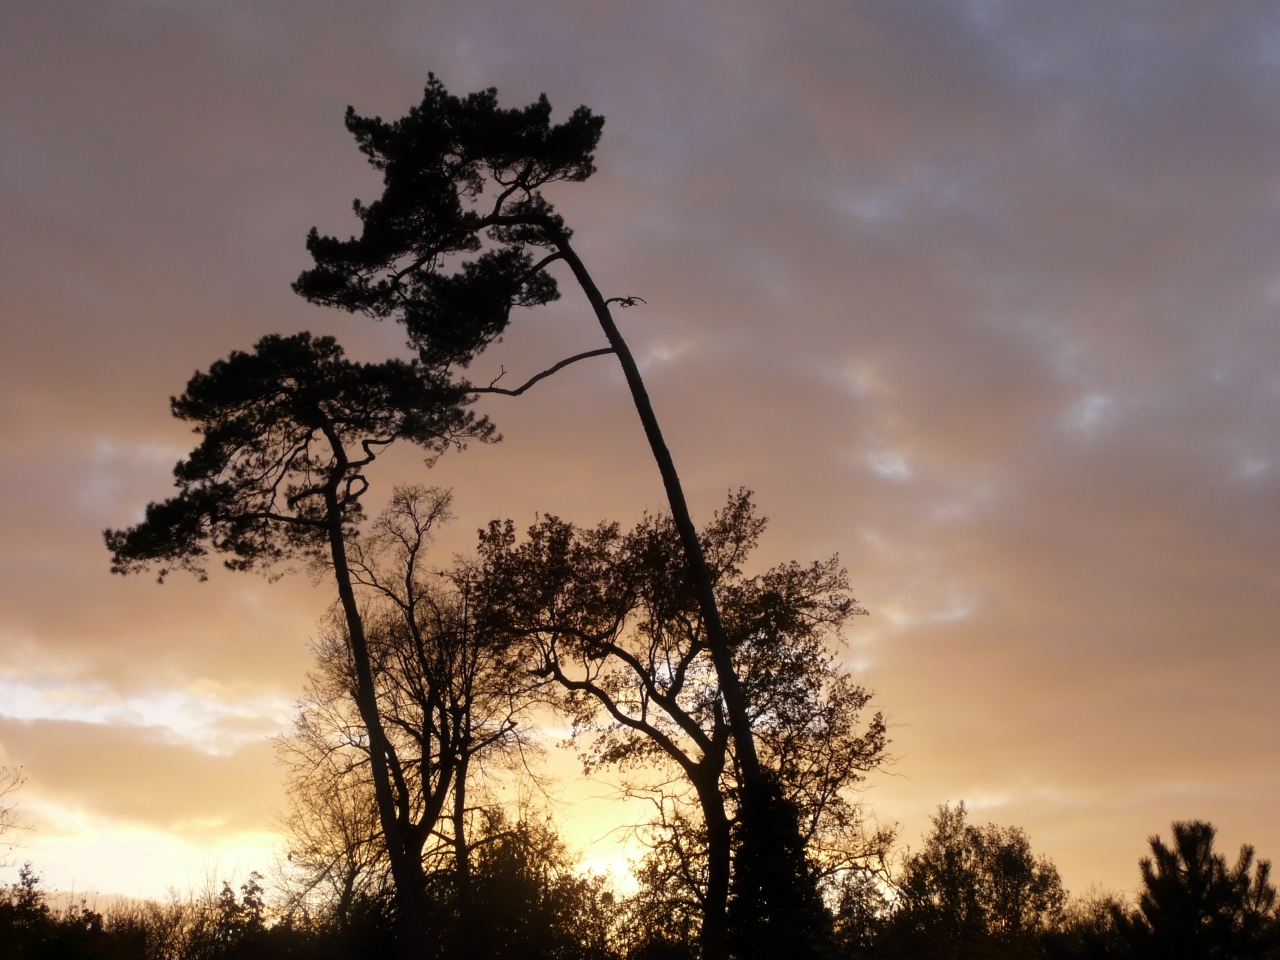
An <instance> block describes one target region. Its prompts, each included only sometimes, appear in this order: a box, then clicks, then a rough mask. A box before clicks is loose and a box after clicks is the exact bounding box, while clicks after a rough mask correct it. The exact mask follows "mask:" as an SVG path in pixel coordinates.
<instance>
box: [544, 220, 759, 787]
mask: <svg viewBox="0 0 1280 960" xmlns="http://www.w3.org/2000/svg"><path fill="white" fill-rule="evenodd" d="M556 247H557V249H558V250H559V251H560V253H561V254H562V255H563V256H564V258H565V262H566V263H568V264H569V268H570V269H571V270H572V271H573V275H574V277H575V278H577V281H578V283H579V285H580V286H581V287H582V290H583V292H584V293H585V294H586V295H587V300H588V301H590V303H591V307H592V309H593V310H594V311H595V314H596V319H597V320H599V322H600V327H601V329H603V330H604V335H605V337H606V338H607V339H608V341H609V345H610V346H611V347H613V350H614V352H615V353H616V354H617V355H618V362H619V363H620V364H622V372H623V375H624V376H625V377H626V380H627V386H628V387H629V388H630V390H631V398H632V400H633V401H634V402H635V405H636V412H637V413H639V415H640V422H641V424H643V425H644V432H645V436H646V437H647V438H648V440H649V447H650V449H651V450H652V451H653V458H654V460H656V461H657V462H658V471H659V472H660V473H661V474H662V484H663V486H664V487H665V488H666V491H667V501H668V502H669V503H670V505H671V517H672V519H673V520H674V521H675V524H676V529H677V530H679V531H680V542H681V544H682V545H683V547H684V554H685V558H686V559H687V561H688V563H689V572H690V574H691V575H692V577H693V586H694V590H695V591H696V592H697V595H698V606H699V608H700V609H701V611H702V619H703V620H704V621H705V622H706V627H707V646H708V648H709V649H710V650H711V659H712V662H713V663H714V664H715V668H716V679H717V680H718V681H719V683H720V691H721V694H722V695H723V696H724V703H725V710H726V712H727V713H728V715H729V727H730V729H731V730H732V731H733V742H734V746H735V748H736V754H737V760H738V764H739V766H740V768H741V770H742V779H743V787H744V791H745V792H746V793H748V794H753V793H758V792H760V789H761V788H762V787H763V780H762V778H761V774H760V759H759V757H758V756H757V754H756V742H755V737H754V736H753V735H752V733H751V717H750V715H749V713H748V711H747V700H746V696H745V695H744V694H743V692H742V683H741V682H740V681H739V680H738V674H737V672H736V671H735V670H734V668H733V654H732V652H731V651H730V649H729V638H728V636H727V635H726V634H725V632H724V624H723V623H721V621H720V608H719V607H718V606H717V605H716V595H715V589H714V586H713V585H712V583H711V571H710V569H709V568H708V567H707V560H706V557H705V556H704V555H703V553H702V543H701V542H700V541H699V540H698V528H697V527H695V526H694V525H693V518H692V517H691V516H690V515H689V506H688V504H687V503H686V502H685V499H684V488H683V487H682V486H681V485H680V476H679V474H677V473H676V466H675V461H674V460H672V459H671V451H670V450H668V449H667V444H666V441H665V440H664V439H663V437H662V429H661V428H660V427H659V426H658V418H657V416H656V415H655V414H654V412H653V404H652V403H650V402H649V394H648V391H646V390H645V386H644V380H643V379H642V378H641V376H640V368H639V367H638V366H637V365H636V361H635V358H634V357H633V356H632V355H631V349H630V348H629V347H628V346H627V342H626V341H625V340H623V339H622V334H621V332H619V330H618V327H617V324H615V323H614V322H613V315H612V314H611V313H610V312H609V305H608V304H607V303H605V300H604V297H603V296H602V295H601V293H600V290H599V288H597V287H596V284H595V281H594V280H592V279H591V274H589V273H588V272H587V268H586V266H585V265H584V264H583V262H582V260H581V258H580V257H579V256H578V254H577V253H576V252H575V251H574V250H573V248H572V247H571V246H570V245H569V242H568V240H566V239H564V238H562V237H558V238H557V239H556Z"/></svg>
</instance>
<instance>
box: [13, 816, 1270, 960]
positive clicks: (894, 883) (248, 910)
mask: <svg viewBox="0 0 1280 960" xmlns="http://www.w3.org/2000/svg"><path fill="white" fill-rule="evenodd" d="M484 839H485V842H484V843H483V844H482V847H483V849H484V850H485V852H484V853H483V855H481V856H479V857H477V860H476V863H475V865H474V867H473V870H474V880H475V885H474V887H473V891H472V896H473V898H474V899H473V904H472V905H473V908H474V909H475V910H477V911H478V912H479V913H480V914H481V915H482V916H483V918H484V926H483V930H482V935H481V936H480V937H479V938H477V937H476V936H474V935H469V936H468V937H467V939H466V941H465V942H466V944H467V946H466V947H465V949H460V948H459V946H458V944H459V942H460V941H459V939H458V930H457V925H458V923H459V922H460V916H459V912H458V902H457V889H456V886H455V885H454V884H453V883H452V882H450V878H449V877H447V876H442V877H441V878H438V879H439V880H440V881H441V882H439V883H435V884H433V885H432V888H431V889H432V894H431V899H432V902H433V906H434V911H433V914H434V916H435V917H436V923H435V924H434V925H433V934H432V936H431V937H429V938H428V941H429V942H428V948H427V952H426V953H424V954H423V955H422V956H423V957H424V958H428V957H429V958H437V957H438V958H451V957H460V956H467V957H473V956H474V957H504V958H505V957H511V958H529V960H543V958H546V960H553V958H554V960H694V958H697V957H698V956H700V951H699V947H698V943H697V937H696V931H695V930H692V929H689V928H685V929H683V930H673V929H672V928H671V927H669V926H668V927H661V928H655V927H654V926H652V925H651V923H652V910H653V906H654V902H655V899H657V900H661V899H662V897H663V894H662V892H661V891H660V890H655V889H653V888H652V887H651V886H648V885H647V884H646V881H645V878H644V876H643V872H642V874H641V875H640V876H639V877H638V879H639V881H640V890H639V891H637V892H635V893H633V894H631V895H630V896H619V895H617V894H616V893H615V892H614V891H612V890H611V889H610V888H609V885H608V884H607V883H606V881H605V880H604V879H602V878H600V877H596V876H591V875H589V874H583V873H581V872H579V871H578V870H577V869H575V866H574V864H573V862H572V860H571V858H569V857H568V856H567V854H566V851H565V848H564V847H563V845H562V844H560V843H559V841H558V840H557V839H556V837H555V834H554V830H553V829H552V828H551V826H550V825H549V824H548V823H546V822H537V823H528V822H519V823H514V824H508V823H505V822H501V821H499V822H494V823H491V824H489V825H488V827H487V831H486V834H485V837H484ZM1150 845H1151V855H1150V856H1148V857H1145V858H1143V859H1142V861H1141V862H1140V865H1139V866H1140V874H1141V881H1142V883H1141V887H1140V889H1139V891H1138V896H1137V898H1136V901H1135V902H1132V903H1131V902H1128V901H1126V900H1125V899H1123V898H1121V897H1118V896H1115V895H1093V896H1089V897H1084V898H1078V899H1075V900H1071V899H1069V898H1068V896H1067V892H1066V891H1065V890H1064V889H1063V887H1062V883H1061V880H1060V879H1059V876H1058V872H1057V870H1056V869H1055V868H1054V866H1053V863H1052V862H1051V861H1050V860H1049V859H1047V858H1046V857H1043V856H1039V857H1037V856H1036V855H1034V854H1033V853H1032V851H1031V848H1030V844H1029V842H1028V839H1027V836H1026V834H1025V833H1024V832H1023V831H1022V830H1020V829H1019V828H1017V827H998V826H994V825H987V826H982V827H980V826H976V825H973V824H971V823H969V822H968V818H967V811H966V810H965V808H964V805H963V804H961V805H959V806H957V807H954V808H949V807H945V806H944V807H942V808H941V809H940V810H939V812H938V814H937V816H936V817H935V818H934V821H933V830H932V832H931V833H930V834H929V835H928V836H927V837H926V838H925V840H924V843H923V845H922V847H921V849H920V850H919V851H916V852H912V853H908V854H906V855H904V856H903V857H901V858H900V859H899V860H898V862H897V863H896V864H895V866H894V867H893V868H892V869H889V868H887V867H885V868H883V869H879V870H874V871H872V870H868V871H863V872H860V873H858V874H856V875H851V876H850V877H849V878H847V882H846V883H845V884H844V885H843V886H842V887H841V889H840V890H839V895H838V899H834V900H832V901H830V902H829V903H827V905H826V909H825V910H824V918H825V921H826V922H825V926H824V932H823V938H822V940H823V943H822V949H821V955H822V956H823V957H825V958H828V960H875V958H882V960H900V958H901V960H905V958H936V960H969V958H993V960H994V958H1003V960H1023V958H1026V960H1033V958H1043V960H1104V958H1116V960H1266V958H1275V957H1280V915H1278V914H1277V908H1276V890H1275V887H1274V886H1273V885H1272V884H1271V883H1270V879H1269V869H1270V864H1269V863H1268V862H1267V861H1255V860H1254V855H1253V850H1252V848H1250V847H1247V846H1246V847H1244V848H1242V849H1241V851H1240V853H1239V855H1238V857H1237V858H1236V860H1235V862H1234V863H1228V861H1227V859H1226V858H1225V857H1224V856H1223V855H1222V854H1221V853H1219V852H1217V851H1215V849H1214V828H1213V827H1212V826H1211V825H1210V824H1208V823H1204V822H1198V821H1192V822H1180V823H1174V824H1173V829H1172V836H1171V838H1170V842H1169V843H1167V844H1166V843H1165V842H1164V841H1163V840H1162V839H1161V838H1160V837H1159V836H1155V837H1152V838H1151V839H1150ZM269 900H270V901H271V902H270V903H269ZM394 911H395V900H394V898H393V897H392V896H390V892H389V891H388V890H387V889H386V888H385V886H378V885H376V884H375V885H370V886H366V887H365V888H363V889H362V890H361V891H360V892H359V893H358V894H356V895H355V896H353V897H352V898H351V900H350V901H349V902H348V903H346V904H345V905H343V906H342V907H341V908H340V909H339V908H338V906H337V905H336V904H333V905H331V908H330V910H328V911H327V912H323V913H320V914H313V913H310V912H308V911H305V910H300V909H298V904H297V900H296V891H293V892H289V891H286V890H284V889H280V890H276V891H275V892H274V895H273V896H272V897H270V898H268V896H267V893H266V891H265V890H264V888H263V884H262V878H261V877H260V876H258V875H257V874H253V875H251V876H250V878H249V880H248V881H247V882H246V883H245V884H243V885H242V886H241V888H240V891H239V894H237V893H236V891H234V890H233V889H232V888H231V887H230V885H226V884H224V885H223V888H222V890H221V892H220V893H217V894H213V893H210V894H206V895H204V896H202V897H188V898H186V899H176V898H175V899H171V900H170V901H169V902H167V903H154V902H142V903H125V904H117V905H115V906H112V907H111V908H110V909H107V910H104V911H101V912H98V911H95V910H93V909H91V908H90V907H89V906H87V905H86V904H84V903H83V902H81V903H70V904H67V905H65V906H63V907H61V908H53V907H51V906H50V905H49V903H48V900H47V898H46V897H45V895H44V894H43V893H42V891H41V890H40V887H39V883H38V879H37V877H36V876H35V874H34V873H33V871H32V870H31V868H30V867H26V868H24V869H23V871H22V874H21V877H20V879H19V881H18V883H16V884H14V885H13V886H11V887H9V888H7V889H4V890H3V891H0V958H3V960H46V958H47V960H55V958H57V960H82V958H83V960H249V958H262V960H274V958H298V960H342V958H351V960H360V958H366V957H367V958H373V957H385V956H389V955H393V954H394V953H395V952H396V950H397V944H396V943H395V940H394V931H395V929H396V924H395V923H394V916H393V914H394Z"/></svg>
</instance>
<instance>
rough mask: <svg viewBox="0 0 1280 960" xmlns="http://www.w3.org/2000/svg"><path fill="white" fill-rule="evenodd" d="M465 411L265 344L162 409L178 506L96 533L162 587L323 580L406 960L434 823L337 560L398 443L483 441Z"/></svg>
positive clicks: (426, 386)
mask: <svg viewBox="0 0 1280 960" xmlns="http://www.w3.org/2000/svg"><path fill="white" fill-rule="evenodd" d="M464 406H465V395H464V394H463V393H462V392H461V391H460V390H459V388H458V387H456V386H453V385H450V384H448V383H447V382H446V381H445V379H444V378H443V377H441V376H440V375H438V374H436V373H433V372H432V371H430V370H427V369H424V368H423V367H422V366H421V365H420V364H416V363H414V364H410V363H404V362H401V361H396V360H391V361H387V362H385V363H378V364H359V363H354V362H352V361H349V360H346V359H345V358H344V357H343V354H342V350H341V348H340V347H339V346H338V345H337V343H336V342H335V341H334V340H333V339H332V338H330V337H318V338H312V337H311V335H310V334H306V333H302V334H297V335H295V336H291V337H280V336H269V337H264V338H263V339H262V340H260V341H259V342H258V344H257V345H256V346H255V348H254V350H253V352H252V353H244V352H240V351H236V352H234V353H232V354H231V355H230V357H228V358H227V359H226V360H220V361H218V362H217V363H214V364H213V365H212V366H211V367H210V368H209V371H208V372H207V373H197V374H196V375H195V376H193V377H192V378H191V380H190V382H189V383H188V384H187V389H186V391H185V392H184V393H183V394H182V396H180V397H176V398H174V399H173V400H172V401H171V407H172V410H173V413H174V416H176V417H178V418H179V419H182V420H187V421H190V422H192V423H194V424H195V425H196V428H195V429H196V432H197V433H199V434H200V435H201V437H202V439H201V442H200V444H199V445H198V446H197V447H196V448H195V450H193V451H192V453H191V455H190V456H189V457H188V458H187V459H186V460H183V461H180V462H179V463H178V465H177V466H176V467H175V468H174V477H175V479H176V481H177V486H178V488H179V493H178V495H177V496H175V497H173V498H171V499H169V500H165V501H163V502H161V503H152V504H149V505H148V506H147V509H146V516H145V519H144V520H143V521H142V522H141V523H139V524H138V525H136V526H133V527H130V528H128V529H126V530H107V531H106V532H105V539H106V543H107V547H108V549H110V550H111V552H112V555H113V565H112V570H113V571H114V572H116V573H122V574H125V573H132V572H137V571H140V570H144V569H148V568H152V567H155V566H158V567H159V577H160V579H161V580H162V581H163V579H164V577H165V575H166V574H167V573H168V572H169V571H170V570H171V569H172V568H174V567H177V568H180V569H185V570H190V571H192V572H194V573H196V574H197V575H199V576H202V577H203V576H204V564H205V562H206V558H207V556H208V554H209V553H210V551H213V552H216V553H221V554H224V555H225V557H226V559H225V560H224V563H225V565H226V566H227V567H228V568H230V569H232V570H249V569H253V568H267V569H271V568H273V567H275V566H276V565H277V564H278V563H280V562H281V561H287V560H289V559H290V558H301V559H305V560H308V561H312V562H316V563H320V564H322V565H324V566H327V567H328V569H329V570H330V571H331V572H332V575H333V578H334V581H335V584H336V586H337V589H338V597H339V605H340V609H341V610H342V614H343V619H344V624H345V627H346V636H347V639H348V640H349V643H350V655H351V662H352V664H353V670H354V674H355V691H354V694H355V700H356V703H357V705H358V708H359V713H360V718H361V721H362V723H363V725H364V728H365V731H366V732H367V735H368V738H369V754H368V755H369V768H370V776H371V779H372V781H373V789H374V793H375V796H376V799H377V806H378V814H379V820H380V825H381V828H382V833H383V836H384V838H385V842H386V845H387V851H388V855H389V858H390V862H391V870H392V874H393V875H394V877H395V885H396V896H397V902H398V904H399V908H400V918H401V921H402V924H403V937H402V941H403V947H404V950H405V951H406V953H408V954H410V955H412V954H413V953H416V952H417V947H418V944H419V943H420V941H421V937H422V935H423V934H422V930H423V924H424V922H425V914H426V901H425V893H424V880H423V874H422V864H421V860H420V852H421V850H422V845H423V843H424V841H425V839H426V836H427V834H428V833H429V832H430V830H431V829H432V828H433V827H434V821H432V822H430V823H426V824H423V823H422V822H420V821H417V820H415V817H414V813H415V811H414V808H413V804H412V799H411V797H410V795H409V791H408V790H407V788H406V785H405V778H404V770H403V766H402V765H401V763H400V762H399V758H398V757H397V755H396V753H395V750H394V748H393V744H392V742H391V741H390V740H389V738H388V736H387V733H386V731H385V729H384V725H383V721H382V718H381V717H380V715H379V710H378V700H377V690H376V686H375V683H374V679H373V671H374V664H373V661H372V657H371V651H370V646H369V643H368V639H367V637H366V634H365V629H364V622H363V619H362V617H361V612H360V608H359V605H358V603H357V600H356V595H355V588H354V585H353V578H352V572H351V566H350V563H349V561H348V549H349V546H350V544H351V542H352V540H353V537H354V534H355V531H356V526H357V524H358V521H359V520H360V518H361V505H360V498H361V497H362V496H363V495H364V493H365V492H366V491H367V490H368V488H369V481H368V479H367V478H366V476H365V471H366V469H367V468H368V466H369V465H370V464H371V463H373V461H374V460H375V458H376V457H377V456H378V454H379V453H380V452H381V451H382V450H383V449H385V448H386V447H387V446H389V445H390V444H393V443H395V442H397V441H401V440H403V441H408V442H410V443H413V444H416V445H417V446H419V447H421V448H422V449H424V450H426V451H427V452H428V454H429V455H430V456H432V457H434V456H437V455H439V454H440V453H441V452H443V450H445V449H446V448H447V447H448V446H450V445H462V444H464V443H465V442H466V441H468V440H472V439H480V440H484V439H488V438H489V437H490V436H491V435H492V427H491V426H490V424H489V422H488V421H487V420H486V419H484V418H477V417H476V416H475V415H474V414H472V413H470V412H468V411H466V410H465V409H464Z"/></svg>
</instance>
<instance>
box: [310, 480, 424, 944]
mask: <svg viewBox="0 0 1280 960" xmlns="http://www.w3.org/2000/svg"><path fill="white" fill-rule="evenodd" d="M326 500H333V501H334V502H332V503H329V504H327V506H328V507H329V516H330V518H331V519H330V523H329V552H330V556H331V559H332V560H333V576H334V580H335V581H337V586H338V598H339V600H340V602H341V603H342V611H343V614H344V616H345V617H346V621H347V635H348V637H349V638H350V641H351V653H352V660H353V661H354V662H355V668H356V707H357V708H358V709H359V711H360V719H361V720H362V721H363V723H364V726H365V730H366V732H367V733H368V735H369V771H370V774H371V775H372V777H373V792H374V796H375V798H376V799H377V802H378V821H379V823H380V825H381V827H382V835H383V838H384V839H385V841H386V845H387V855H388V857H389V858H390V860H391V876H392V878H393V879H394V881H395V885H396V906H397V908H398V910H399V913H400V954H401V956H403V957H405V958H413V960H418V958H420V957H421V956H422V955H423V951H424V949H425V947H426V921H427V897H426V876H425V875H424V873H423V871H422V860H421V858H420V857H419V856H418V855H416V853H415V851H414V849H413V847H414V844H413V843H412V842H411V840H410V837H409V829H408V823H407V822H405V823H403V824H402V823H401V822H400V820H399V818H398V817H397V811H396V801H395V797H394V795H393V794H392V791H391V779H390V775H389V772H388V769H387V758H388V757H389V755H390V744H389V743H388V741H387V736H386V733H385V731H384V730H383V729H382V720H381V718H380V717H379V716H378V701H377V696H376V693H375V690H374V686H373V668H372V666H371V663H370V659H369V644H368V641H367V639H366V638H365V633H364V620H363V618H361V616H360V607H359V605H358V604H357V603H356V596H355V590H354V588H353V587H352V585H351V571H350V569H349V567H348V566H347V547H346V542H345V541H344V539H343V536H342V520H341V516H340V514H339V512H338V506H337V503H336V497H326ZM407 813H408V811H407V810H406V816H407Z"/></svg>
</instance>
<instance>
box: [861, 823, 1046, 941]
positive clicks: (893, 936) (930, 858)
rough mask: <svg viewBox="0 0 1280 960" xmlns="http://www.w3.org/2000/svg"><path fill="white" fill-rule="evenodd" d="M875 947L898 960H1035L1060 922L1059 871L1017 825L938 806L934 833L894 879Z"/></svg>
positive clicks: (909, 858) (905, 863)
mask: <svg viewBox="0 0 1280 960" xmlns="http://www.w3.org/2000/svg"><path fill="white" fill-rule="evenodd" d="M894 888H895V894H896V902H895V903H894V906H893V909H892V912H891V913H890V915H889V917H888V918H887V922H886V924H885V926H884V931H883V933H882V934H881V936H880V938H879V944H878V947H879V949H880V950H881V951H882V952H884V953H885V954H886V955H889V956H903V957H921V958H924V957H936V958H939V960H942V958H961V957H965V958H967V957H1007V958H1015V957H1034V956H1037V955H1038V949H1039V940H1040V937H1041V936H1042V935H1043V934H1044V933H1045V932H1047V931H1049V930H1051V929H1053V928H1054V927H1055V926H1056V925H1057V924H1058V922H1059V921H1060V919H1061V916H1062V911H1063V907H1064V905H1065V903H1066V891H1065V890H1064V889H1063V887H1062V881H1061V879H1060V878H1059V876H1058V871H1057V868H1056V867H1054V865H1053V863H1052V862H1051V861H1050V860H1049V859H1048V858H1046V857H1043V856H1041V857H1036V856H1034V855H1033V854H1032V852H1031V844H1030V842H1029V840H1028V838H1027V835H1026V833H1025V832H1023V831H1022V830H1021V829H1020V828H1018V827H998V826H995V825H994V824H988V825H987V826H985V827H978V826H975V825H973V824H971V823H969V822H968V811H967V810H966V808H965V806H964V804H963V803H961V804H958V805H957V806H955V807H954V808H953V807H950V806H948V805H945V804H944V805H943V806H942V807H939V808H938V812H937V814H935V816H934V818H933V832H932V833H931V834H930V835H929V836H928V837H927V838H926V839H925V842H924V846H923V847H922V848H921V849H920V850H919V851H918V852H916V853H912V854H910V855H908V856H907V857H906V859H905V861H904V863H903V866H902V869H901V871H900V873H899V875H898V877H897V878H896V879H895V881H894Z"/></svg>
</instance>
